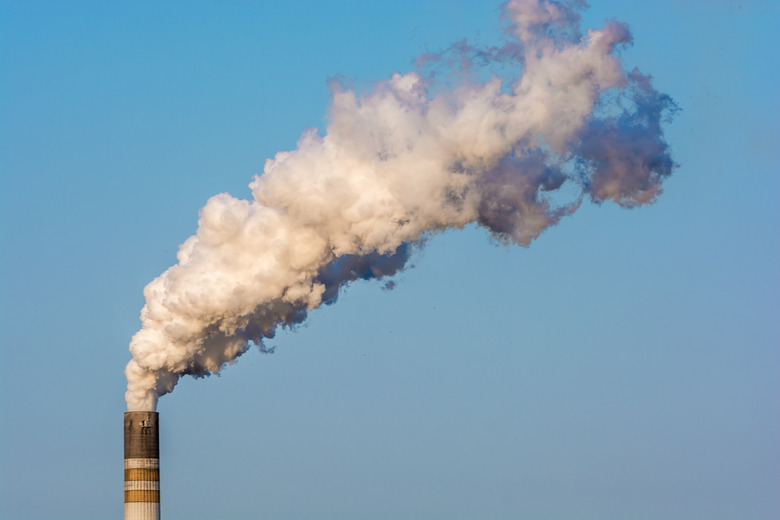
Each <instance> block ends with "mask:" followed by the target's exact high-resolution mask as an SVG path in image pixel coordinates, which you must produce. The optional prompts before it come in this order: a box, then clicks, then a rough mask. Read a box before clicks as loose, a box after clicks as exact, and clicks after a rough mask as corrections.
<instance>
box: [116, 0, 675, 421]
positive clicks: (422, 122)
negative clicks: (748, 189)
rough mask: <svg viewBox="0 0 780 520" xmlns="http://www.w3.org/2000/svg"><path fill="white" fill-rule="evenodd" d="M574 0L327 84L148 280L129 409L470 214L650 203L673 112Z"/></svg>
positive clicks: (519, 8)
mask: <svg viewBox="0 0 780 520" xmlns="http://www.w3.org/2000/svg"><path fill="white" fill-rule="evenodd" d="M582 6H584V2H577V1H564V0H561V1H552V0H547V1H540V0H510V1H509V2H507V3H506V4H504V6H503V10H504V18H505V20H506V23H507V29H506V42H505V44H503V45H502V46H500V47H490V48H480V47H474V46H471V45H469V44H468V43H465V42H461V43H459V44H456V45H453V46H452V47H451V48H449V49H447V50H446V51H444V52H442V53H439V54H435V55H426V56H423V57H421V58H420V59H419V60H418V62H417V69H416V70H415V71H413V72H409V73H406V74H399V73H396V74H393V75H392V77H390V79H388V80H386V81H381V82H379V83H377V84H375V85H373V87H372V89H371V91H370V92H367V93H365V94H363V95H357V94H356V93H355V92H354V91H353V90H351V89H349V88H347V87H345V86H343V85H341V84H338V83H336V82H334V84H333V85H332V86H331V89H332V103H331V107H330V123H329V125H328V128H327V132H326V133H325V134H324V135H320V134H319V133H318V132H317V131H316V130H312V131H307V132H305V133H304V134H303V135H302V136H301V138H300V140H299V142H298V145H297V149H295V150H293V151H289V152H279V153H277V154H276V156H275V157H274V158H273V159H269V160H267V161H266V164H265V168H264V172H263V173H262V174H261V175H258V176H255V177H254V178H253V179H252V182H251V184H250V188H251V189H252V197H253V198H252V199H251V200H241V199H236V198H234V197H232V196H230V195H228V194H225V193H223V194H219V195H216V196H214V197H212V198H211V199H210V200H209V201H208V202H207V203H206V205H205V206H204V207H203V208H202V209H201V211H200V220H199V222H198V230H197V233H196V235H195V236H192V237H190V238H189V239H187V240H186V241H185V242H184V243H183V244H182V245H181V247H180V249H179V252H178V263H177V264H176V265H174V266H172V267H171V268H169V269H168V270H167V271H165V272H164V273H163V274H162V275H160V276H159V277H158V278H156V279H155V280H154V281H152V282H151V283H150V284H149V285H148V286H147V287H146V288H145V289H144V296H145V298H146V305H145V306H144V308H143V310H142V311H141V321H142V323H143V326H142V328H141V330H140V331H139V332H138V333H136V334H135V336H133V339H132V342H131V344H130V351H131V352H132V355H133V358H132V360H131V361H130V362H129V363H128V365H127V369H126V370H125V373H126V375H127V380H128V390H127V394H126V399H127V407H128V410H131V411H132V410H154V409H155V407H156V403H157V399H158V397H159V396H161V395H164V394H166V393H168V392H170V391H171V390H173V388H174V386H175V385H176V383H177V381H178V380H179V378H180V377H182V376H183V375H187V374H189V375H193V376H205V375H209V374H213V373H215V372H218V371H219V370H220V369H221V368H222V367H223V366H224V365H225V364H227V363H232V362H234V361H235V360H236V358H238V357H239V356H240V355H241V354H243V353H244V352H246V350H247V349H248V348H249V346H250V345H251V344H256V345H258V346H259V348H260V349H262V350H265V347H264V345H263V340H264V339H265V338H272V337H273V336H274V333H275V331H276V330H277V328H278V327H279V326H282V327H285V326H293V325H295V324H297V323H300V322H302V321H303V320H305V319H306V315H307V312H309V311H311V310H312V309H315V308H317V307H319V306H320V305H322V304H323V303H326V304H330V303H333V302H335V300H336V298H337V296H338V292H339V288H340V287H343V286H344V285H345V284H347V283H349V282H350V281H352V280H356V279H358V278H362V279H369V278H381V277H384V276H390V275H393V274H394V273H397V272H398V271H399V270H401V269H403V268H404V266H405V265H406V263H407V260H408V259H409V256H410V253H411V251H412V249H413V247H414V246H415V244H418V243H420V242H421V241H422V240H424V239H426V238H427V237H429V236H430V235H431V234H432V233H435V232H437V231H441V230H445V229H451V228H463V227H464V226H466V225H467V224H470V223H476V224H477V225H479V226H482V227H484V228H486V229H487V230H488V231H489V232H490V233H491V234H492V235H493V236H494V237H495V238H496V239H498V240H500V241H502V242H505V243H516V244H520V245H527V244H528V243H530V242H531V241H532V240H533V239H534V238H536V237H537V236H538V235H539V234H540V233H541V232H542V231H544V230H545V229H547V228H548V227H550V226H552V225H554V224H556V223H557V222H558V221H559V220H560V219H561V218H562V217H563V216H565V215H569V214H571V213H572V212H574V211H575V210H576V209H577V208H578V207H579V205H580V204H581V202H582V201H583V199H590V200H591V201H593V202H595V203H601V202H602V201H606V200H611V201H613V202H615V203H617V204H619V205H620V206H624V207H634V206H638V205H642V204H647V203H651V202H653V201H654V200H655V198H656V197H657V196H658V195H659V194H660V193H661V188H662V183H663V181H664V179H665V178H666V177H668V176H669V175H670V174H671V172H672V170H673V168H674V167H675V164H674V162H673V160H672V158H671V156H670V154H669V150H668V146H667V144H666V142H665V140H664V137H663V132H662V123H663V122H665V121H666V120H667V119H668V118H669V117H670V115H671V113H673V112H674V111H675V109H676V107H675V105H674V103H673V101H672V100H671V99H670V98H669V97H668V96H666V95H664V94H661V93H659V92H657V91H656V90H655V89H654V88H653V87H652V85H651V82H650V78H649V77H648V76H645V75H643V74H641V73H640V72H639V71H637V70H633V71H630V72H629V71H625V70H624V69H623V67H622V66H621V63H620V59H619V57H618V56H617V55H616V52H615V51H616V49H618V48H619V47H620V46H623V45H626V44H629V43H630V42H631V34H630V33H629V30H628V28H627V27H626V26H625V25H623V24H621V23H618V22H614V21H611V22H607V23H606V25H605V26H604V27H602V28H600V29H591V30H588V31H587V33H586V34H584V35H583V34H582V33H581V31H580V29H579V19H580V17H579V12H578V9H579V8H580V7H582ZM442 71H444V73H443V72H442ZM564 197H568V199H565V200H564V202H561V200H562V198H564Z"/></svg>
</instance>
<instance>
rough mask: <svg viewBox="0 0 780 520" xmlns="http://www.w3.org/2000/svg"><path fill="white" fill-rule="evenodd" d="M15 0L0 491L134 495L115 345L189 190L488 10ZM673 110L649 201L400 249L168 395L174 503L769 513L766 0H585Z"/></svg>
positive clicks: (166, 260) (89, 506) (775, 40)
mask: <svg viewBox="0 0 780 520" xmlns="http://www.w3.org/2000/svg"><path fill="white" fill-rule="evenodd" d="M338 4H339V5H335V6H324V5H322V4H321V3H317V2H298V3H296V4H294V5H285V4H283V3H282V2H275V1H268V2H264V3H263V4H262V6H258V5H254V3H249V2H246V3H241V2H188V3H187V4H186V5H185V4H184V3H175V2H172V3H169V4H167V5H160V4H159V3H152V2H136V3H133V4H132V5H131V4H129V3H121V4H120V3H111V2H108V3H107V2H73V3H70V4H69V5H67V6H66V5H65V4H64V3H60V2H13V1H2V2H0V70H1V71H2V80H0V132H1V133H0V172H2V180H3V186H4V189H3V190H2V205H1V207H2V218H1V219H0V225H2V249H3V254H2V255H1V256H0V261H1V262H2V273H3V274H2V282H1V283H2V285H1V286H0V287H1V289H0V294H2V299H1V300H0V305H1V309H2V313H0V316H2V317H1V318H0V319H2V331H3V332H2V334H3V335H2V365H3V366H4V367H5V372H4V374H3V376H2V378H0V385H1V390H2V392H1V393H0V395H2V401H0V403H1V406H2V415H3V417H4V418H5V420H4V421H3V426H4V427H3V428H2V430H1V431H2V433H0V445H2V446H3V448H2V452H1V453H2V459H1V460H2V462H1V463H0V478H1V479H2V480H1V481H0V489H1V490H2V491H0V517H2V518H4V519H13V520H17V519H18V520H22V519H24V520H32V519H34V520H43V519H55V518H56V519H76V518H78V519H92V518H95V519H97V518H110V517H119V516H120V515H121V514H122V505H121V504H122V469H121V468H122V462H121V457H122V455H121V454H122V434H121V414H122V413H123V412H124V399H123V393H124V390H125V378H124V376H123V374H122V370H123V369H124V366H125V364H126V363H127V362H128V360H129V359H130V355H129V352H128V351H127V345H128V343H129V341H130V338H131V336H132V335H133V334H134V333H135V332H136V331H137V330H138V328H139V326H140V323H139V321H138V313H139V310H140V309H141V307H142V306H143V295H142V292H141V291H142V289H143V287H144V286H145V285H146V284H147V283H148V282H149V281H151V280H152V279H153V278H154V277H155V276H157V275H159V274H160V273H161V272H163V271H164V270H165V269H166V268H167V267H168V266H170V265H171V264H173V263H174V262H175V253H176V250H177V247H178V245H179V244H180V243H181V242H182V241H184V240H185V239H186V238H187V237H188V236H190V235H191V234H192V233H194V231H195V228H196V223H197V212H198V209H199V208H200V207H201V206H203V204H204V203H205V202H206V200H207V199H208V198H209V197H210V196H212V195H214V194H216V193H220V192H229V193H231V194H233V195H234V196H237V197H249V196H250V192H249V189H248V188H247V184H248V183H249V181H250V180H251V177H252V175H254V174H257V173H260V172H261V171H262V168H263V164H264V161H265V159H266V158H269V157H272V156H273V155H274V154H275V153H276V152H277V151H279V150H289V149H293V148H295V145H296V142H297V139H298V137H299V136H300V134H301V132H302V131H303V130H304V129H306V128H310V127H318V128H320V129H323V128H324V127H325V125H326V124H327V123H326V113H327V105H328V99H329V97H328V96H329V92H328V88H327V81H328V79H329V78H331V77H334V76H337V75H341V76H343V77H345V78H347V79H348V80H349V81H352V82H354V83H355V84H357V85H369V84H370V82H371V81H376V80H381V79H384V78H387V77H389V76H390V74H392V73H393V72H394V71H407V70H410V69H411V68H412V67H413V60H414V59H415V58H416V57H417V56H418V55H420V54H422V53H425V52H429V51H431V50H437V49H441V48H444V47H446V46H447V45H448V44H449V43H451V42H453V41H457V40H460V39H463V38H468V39H469V40H471V41H475V42H480V43H484V44H490V43H494V42H496V41H498V40H497V38H498V32H497V31H496V27H497V25H498V17H499V5H498V4H495V5H490V4H489V3H486V2H481V1H467V0H463V1H460V0H455V1H452V0H451V1H448V2H438V1H424V0H423V1H417V2H396V3H394V4H393V5H390V4H387V3H386V2H339V3H338ZM591 4H592V5H591V7H590V9H589V10H587V11H586V12H585V13H584V22H583V24H584V25H585V26H586V27H588V26H600V25H601V24H602V23H603V21H604V20H605V19H611V18H615V19H618V20H620V21H623V22H626V23H627V24H628V25H629V26H630V28H631V30H632V33H633V35H634V45H633V46H632V47H631V48H629V49H627V50H625V51H623V59H624V63H625V64H626V66H628V67H633V66H637V67H639V68H640V69H641V70H642V71H644V72H647V73H650V74H652V75H653V78H654V84H655V86H656V88H658V89H659V90H661V91H663V92H666V93H668V94H670V95H671V96H672V97H673V98H674V99H675V100H676V101H677V102H678V104H679V105H680V107H681V108H682V111H681V112H680V113H679V114H678V115H677V116H676V117H675V120H674V122H673V123H672V124H670V125H669V126H668V128H667V130H666V136H667V139H668V141H669V143H670V144H671V146H672V150H673V153H674V157H675V159H676V161H677V162H678V163H679V165H680V166H679V168H678V169H677V170H676V172H675V174H674V176H673V177H672V178H671V179H670V180H669V181H668V182H667V183H666V184H665V193H664V194H663V195H662V196H661V197H660V198H659V199H658V201H657V202H656V203H655V204H653V205H651V206H646V207H642V208H639V209H635V210H624V209H620V208H618V207H616V206H615V205H613V204H610V203H605V204H603V205H601V206H593V205H590V204H586V205H585V206H584V207H583V208H581V209H580V210H579V211H578V212H577V213H576V214H574V215H573V216H571V217H568V218H566V219H564V220H562V221H561V223H560V224H559V225H557V226H556V227H554V228H551V229H549V230H547V231H546V232H544V233H543V234H542V235H541V237H539V239H537V240H536V241H535V242H533V243H532V244H531V246H530V247H528V248H520V247H514V248H507V247H504V246H502V245H498V244H496V243H495V242H492V241H491V240H490V239H489V237H488V236H487V235H486V233H485V232H484V231H482V230H480V229H477V228H468V229H466V230H464V231H459V232H447V233H444V234H441V235H439V236H436V237H434V238H433V240H431V242H430V243H429V244H428V246H427V247H426V248H425V249H424V250H423V251H422V252H421V253H419V254H418V255H417V256H416V257H415V258H414V262H413V263H414V268H412V269H410V270H408V271H406V272H405V273H403V274H401V275H400V276H398V277H396V282H397V286H396V287H395V289H394V290H392V291H385V290H382V288H381V287H382V284H381V283H379V282H366V283H355V284H353V285H352V286H350V287H349V288H348V289H347V290H346V291H345V292H344V294H343V295H342V297H341V298H340V300H339V302H338V303H337V304H336V305H334V306H328V307H325V308H322V309H319V310H317V311H315V312H313V313H311V316H310V318H309V320H308V321H307V323H306V324H305V325H304V326H302V327H301V328H299V329H298V330H296V331H293V332H282V333H280V334H279V335H278V336H277V337H276V338H275V339H274V340H272V341H271V342H269V345H271V346H276V347H277V348H276V352H275V353H274V354H273V355H263V354H261V353H259V352H258V351H257V350H255V349H253V350H251V351H250V352H249V353H247V354H246V355H244V356H243V357H242V358H241V359H240V360H239V361H238V363H236V364H235V365H234V366H230V367H227V368H226V369H225V370H224V372H223V373H222V374H221V375H220V376H217V377H211V378H208V379H203V380H194V379H191V378H188V379H185V380H183V381H182V382H181V383H180V385H179V386H178V387H177V388H176V390H175V391H174V392H173V393H172V394H170V395H167V396H164V397H163V398H162V399H161V400H160V404H159V411H160V418H161V419H160V420H161V429H162V439H161V444H162V446H161V450H162V457H163V459H162V470H161V475H162V477H161V478H162V496H163V505H162V513H163V517H164V518H166V519H184V518H187V519H200V518H204V519H205V518H235V519H241V518H282V519H311V518H321V519H365V518H371V519H398V518H409V519H417V518H419V519H434V518H447V519H473V518H491V519H510V518H511V519H516V518H529V519H537V520H548V519H549V520H558V519H582V520H587V519H594V520H595V519H599V520H603V519H636V520H643V519H648V520H650V519H670V520H671V519H679V520H693V519H697V520H698V519H701V520H705V519H706V520H710V519H718V520H719V519H723V520H727V519H740V520H742V519H755V520H769V519H778V518H780V499H778V496H777V489H778V485H780V445H779V444H778V443H777V440H776V439H778V438H780V387H779V385H778V381H780V379H779V378H778V376H780V325H779V324H778V319H777V317H778V315H780V303H779V302H778V294H780V292H779V290H780V274H779V273H778V268H777V266H778V265H780V246H779V245H778V244H779V243H780V241H778V222H780V211H779V210H778V205H777V203H776V201H775V198H776V193H778V188H780V177H778V174H779V173H780V171H779V170H778V164H780V152H778V147H777V143H778V142H780V110H779V107H778V96H777V85H778V83H779V81H778V80H780V77H779V73H778V70H780V68H779V67H778V60H777V49H778V48H779V47H780V41H779V40H780V38H779V37H778V35H777V31H776V27H777V26H778V23H780V16H779V15H780V8H779V7H778V5H777V3H775V2H770V1H768V0H767V1H747V0H746V1H743V2H737V1H728V0H719V1H715V2H696V1H688V2H671V1H660V2H654V3H639V2H617V1H599V0H592V1H591Z"/></svg>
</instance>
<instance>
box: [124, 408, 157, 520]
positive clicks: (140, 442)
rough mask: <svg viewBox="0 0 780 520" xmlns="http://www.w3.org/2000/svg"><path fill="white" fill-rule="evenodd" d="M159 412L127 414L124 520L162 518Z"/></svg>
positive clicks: (153, 519) (154, 519)
mask: <svg viewBox="0 0 780 520" xmlns="http://www.w3.org/2000/svg"><path fill="white" fill-rule="evenodd" d="M158 424H159V423H158V414H157V412H127V413H126V414H125V520H159V519H160V434H159V428H158Z"/></svg>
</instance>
